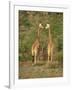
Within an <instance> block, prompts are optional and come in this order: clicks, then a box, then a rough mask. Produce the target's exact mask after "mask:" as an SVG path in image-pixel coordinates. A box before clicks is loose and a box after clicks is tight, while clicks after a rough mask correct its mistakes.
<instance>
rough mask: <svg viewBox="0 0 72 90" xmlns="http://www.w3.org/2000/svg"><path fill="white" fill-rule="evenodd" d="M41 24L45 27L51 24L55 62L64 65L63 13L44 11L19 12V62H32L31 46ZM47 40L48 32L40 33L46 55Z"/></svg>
mask: <svg viewBox="0 0 72 90" xmlns="http://www.w3.org/2000/svg"><path fill="white" fill-rule="evenodd" d="M39 23H42V24H43V25H44V26H45V25H46V24H47V23H50V25H51V34H52V38H53V43H54V60H58V61H59V62H61V63H63V13H61V12H44V11H43V12H41V11H40V12H38V11H22V10H19V61H27V60H32V56H31V46H32V44H33V42H34V41H35V39H36V36H37V29H38V24H39ZM47 40H48V30H43V31H42V32H41V33H40V42H41V47H43V48H44V50H45V55H46V54H47ZM44 57H46V56H44ZM45 59H47V58H45Z"/></svg>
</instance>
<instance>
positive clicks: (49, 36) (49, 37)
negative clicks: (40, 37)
mask: <svg viewBox="0 0 72 90" xmlns="http://www.w3.org/2000/svg"><path fill="white" fill-rule="evenodd" d="M48 38H49V42H51V39H52V37H51V31H50V28H49V37H48Z"/></svg>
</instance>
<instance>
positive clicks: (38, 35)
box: [37, 28, 40, 40]
mask: <svg viewBox="0 0 72 90" xmlns="http://www.w3.org/2000/svg"><path fill="white" fill-rule="evenodd" d="M37 38H38V40H40V31H39V28H38V32H37Z"/></svg>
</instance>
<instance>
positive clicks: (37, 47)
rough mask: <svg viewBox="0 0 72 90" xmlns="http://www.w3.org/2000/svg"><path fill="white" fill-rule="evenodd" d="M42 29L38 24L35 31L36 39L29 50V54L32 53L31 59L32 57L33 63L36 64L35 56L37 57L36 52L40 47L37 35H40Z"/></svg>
mask: <svg viewBox="0 0 72 90" xmlns="http://www.w3.org/2000/svg"><path fill="white" fill-rule="evenodd" d="M41 29H43V26H42V24H41V23H40V24H39V28H38V30H37V38H36V40H35V41H34V43H33V44H32V48H31V52H32V57H33V60H32V61H33V63H34V64H36V62H37V55H38V51H39V47H40V40H39V34H40V30H41Z"/></svg>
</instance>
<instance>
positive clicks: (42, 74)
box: [19, 61, 63, 79]
mask: <svg viewBox="0 0 72 90" xmlns="http://www.w3.org/2000/svg"><path fill="white" fill-rule="evenodd" d="M62 76H63V68H62V66H61V65H60V64H59V63H58V62H56V61H54V62H49V63H48V64H47V63H45V62H44V61H40V62H37V64H36V65H32V62H31V61H24V62H21V61H20V62H19V79H29V78H53V77H62Z"/></svg>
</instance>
